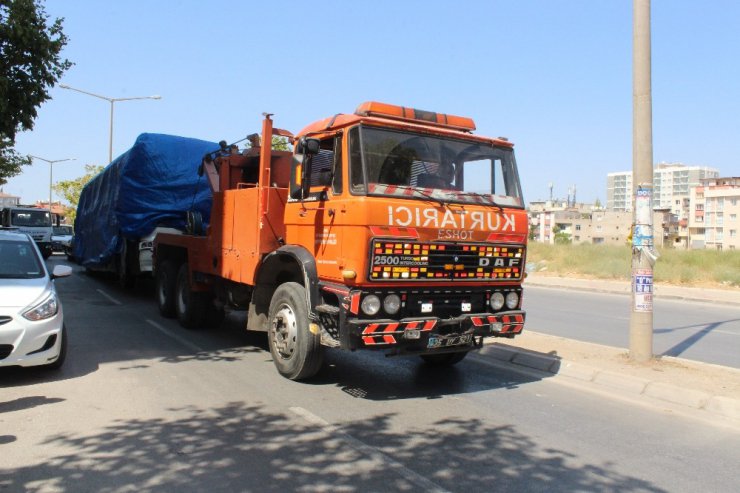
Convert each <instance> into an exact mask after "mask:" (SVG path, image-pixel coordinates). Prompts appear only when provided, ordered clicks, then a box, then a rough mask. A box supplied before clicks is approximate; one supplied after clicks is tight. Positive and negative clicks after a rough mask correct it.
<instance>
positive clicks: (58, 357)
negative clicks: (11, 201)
mask: <svg viewBox="0 0 740 493" xmlns="http://www.w3.org/2000/svg"><path fill="white" fill-rule="evenodd" d="M70 274H72V268H71V267H70V266H68V265H57V266H56V267H54V271H53V272H52V273H51V274H49V271H48V269H47V268H46V263H45V262H44V260H43V259H42V257H41V252H40V251H39V249H38V247H37V246H36V243H35V242H34V241H33V239H31V238H30V237H29V236H28V235H27V234H25V233H18V232H11V231H2V230H0V367H3V366H47V367H49V368H51V369H57V368H60V367H61V366H62V364H63V363H64V359H65V357H66V355H67V334H66V333H65V328H64V313H63V311H62V303H61V301H60V300H59V297H58V296H57V292H56V289H55V288H54V279H55V278H57V277H66V276H69V275H70Z"/></svg>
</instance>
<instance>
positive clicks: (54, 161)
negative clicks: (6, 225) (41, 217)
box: [28, 155, 77, 224]
mask: <svg viewBox="0 0 740 493" xmlns="http://www.w3.org/2000/svg"><path fill="white" fill-rule="evenodd" d="M28 157H31V158H33V159H38V160H39V161H44V162H45V163H49V219H50V220H51V219H52V212H51V189H52V183H53V182H52V176H53V175H52V173H53V167H54V163H61V162H64V161H74V160H75V159H77V158H73V157H70V158H67V159H44V158H42V157H38V156H31V155H29V156H28ZM52 224H54V222H53V221H52Z"/></svg>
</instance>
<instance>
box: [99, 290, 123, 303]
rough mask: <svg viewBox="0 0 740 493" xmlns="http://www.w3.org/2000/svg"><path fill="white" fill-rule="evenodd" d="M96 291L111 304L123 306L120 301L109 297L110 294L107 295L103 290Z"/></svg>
mask: <svg viewBox="0 0 740 493" xmlns="http://www.w3.org/2000/svg"><path fill="white" fill-rule="evenodd" d="M96 291H97V292H98V293H100V294H102V295H103V296H104V297H106V298H108V299H109V300H110V301H111V302H113V303H115V304H116V305H119V306H120V305H123V303H121V302H120V301H118V300H117V299H115V298H114V297H113V296H111V295H109V294H108V293H106V292H105V291H103V290H102V289H97V290H96Z"/></svg>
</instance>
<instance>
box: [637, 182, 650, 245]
mask: <svg viewBox="0 0 740 493" xmlns="http://www.w3.org/2000/svg"><path fill="white" fill-rule="evenodd" d="M652 202H653V189H652V188H638V189H637V193H636V194H635V229H634V231H633V234H632V245H633V246H635V247H643V246H646V247H651V246H652V245H653V228H652V223H653V221H652V212H653V208H652Z"/></svg>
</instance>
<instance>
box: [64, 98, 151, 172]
mask: <svg viewBox="0 0 740 493" xmlns="http://www.w3.org/2000/svg"><path fill="white" fill-rule="evenodd" d="M59 87H61V88H62V89H69V90H70V91H76V92H81V93H82V94H87V95H88V96H92V97H94V98H98V99H103V100H105V101H108V102H109V103H110V132H109V136H108V162H109V163H110V162H111V161H113V104H114V103H116V102H117V101H133V100H135V99H162V96H159V95H156V94H155V95H154V96H135V97H132V98H110V97H108V96H102V95H100V94H95V93H94V92H89V91H83V90H82V89H77V88H75V87H70V86H68V85H66V84H59Z"/></svg>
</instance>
